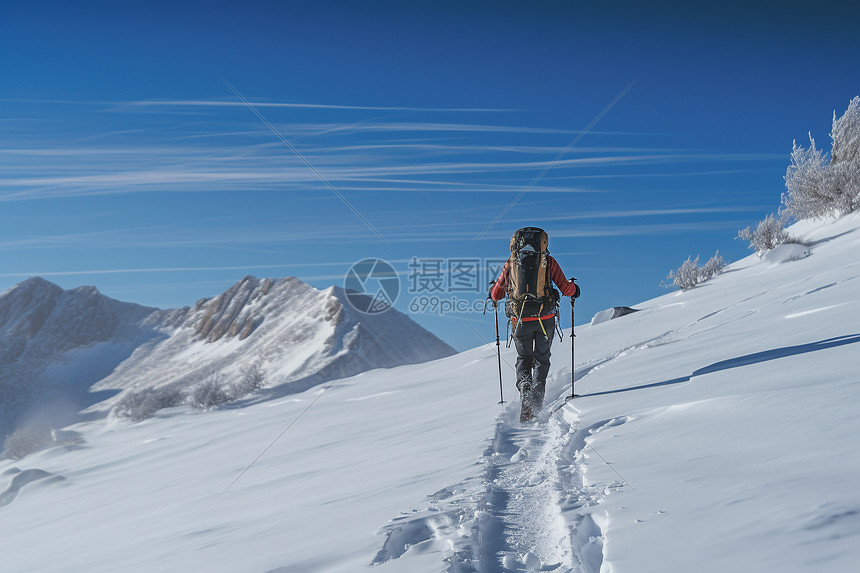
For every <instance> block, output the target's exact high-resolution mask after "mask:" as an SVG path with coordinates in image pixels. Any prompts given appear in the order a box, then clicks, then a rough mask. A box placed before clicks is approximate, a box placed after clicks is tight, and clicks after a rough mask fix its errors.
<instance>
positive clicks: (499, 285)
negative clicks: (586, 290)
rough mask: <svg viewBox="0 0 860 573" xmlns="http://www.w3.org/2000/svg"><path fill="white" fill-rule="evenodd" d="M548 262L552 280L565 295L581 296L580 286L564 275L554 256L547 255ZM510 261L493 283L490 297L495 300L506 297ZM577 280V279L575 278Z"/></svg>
mask: <svg viewBox="0 0 860 573" xmlns="http://www.w3.org/2000/svg"><path fill="white" fill-rule="evenodd" d="M546 260H547V264H548V265H549V276H550V278H551V279H552V282H554V283H555V284H556V286H557V287H558V289H559V290H560V291H561V294H562V295H563V296H572V297H574V298H576V297H578V296H579V287H578V286H577V285H576V284H575V283H574V282H573V281H572V280H571V281H569V280H567V279H566V278H565V276H564V272H563V271H562V270H561V267H560V266H558V263H557V262H556V261H555V259H554V258H552V257H551V256H549V255H547V256H546ZM509 264H510V262H507V263H505V268H503V269H502V274H501V275H499V280H497V281H496V284H494V285H493V288H491V289H490V298H491V299H493V300H494V301H495V302H498V301H500V300H502V299H503V298H505V289H506V288H507V286H508V265H509ZM574 280H576V279H574Z"/></svg>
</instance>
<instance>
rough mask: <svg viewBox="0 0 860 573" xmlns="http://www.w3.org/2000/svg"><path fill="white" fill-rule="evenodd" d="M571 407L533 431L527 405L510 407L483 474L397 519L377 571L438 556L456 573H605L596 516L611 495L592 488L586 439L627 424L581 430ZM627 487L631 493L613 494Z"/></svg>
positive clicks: (547, 413)
mask: <svg viewBox="0 0 860 573" xmlns="http://www.w3.org/2000/svg"><path fill="white" fill-rule="evenodd" d="M568 380H569V375H568ZM562 401H563V398H562V399H560V400H556V401H555V402H554V403H552V404H548V405H547V407H546V408H545V409H544V410H543V411H542V412H541V414H540V416H539V417H538V420H537V421H536V422H533V423H529V424H520V423H519V421H518V415H519V404H518V403H512V404H510V405H509V406H508V408H507V409H506V410H505V411H504V412H503V413H502V414H501V415H500V416H499V420H498V422H497V424H496V430H495V435H494V437H493V440H492V444H491V445H490V447H489V448H487V450H486V451H485V452H484V455H483V456H482V458H481V464H482V466H483V472H482V473H481V475H479V476H475V477H473V478H469V479H467V480H464V481H463V482H461V483H458V484H455V485H453V486H450V487H447V488H444V489H442V490H440V491H438V492H436V493H435V494H433V495H432V496H430V497H429V498H428V503H427V506H426V507H425V508H424V509H423V510H414V511H412V512H410V513H406V514H403V515H401V516H400V517H398V518H396V519H394V520H392V521H391V522H390V523H389V524H388V525H387V526H385V527H384V528H383V534H384V535H385V536H386V541H385V543H384V545H383V547H382V549H381V550H380V551H379V552H378V553H377V555H376V557H375V559H374V560H373V562H372V563H371V564H372V565H379V564H382V563H385V562H388V561H390V560H392V559H399V558H401V557H403V556H406V555H407V554H408V553H409V552H410V551H416V552H421V553H426V552H431V551H435V552H439V553H440V554H441V556H442V557H441V558H442V559H443V560H444V561H445V562H446V563H447V565H448V566H447V571H449V572H451V573H469V572H477V573H485V572H486V573H489V572H492V571H521V572H532V571H557V572H569V573H598V572H599V571H600V567H601V565H602V563H603V535H602V532H601V530H600V527H599V526H598V525H597V523H596V522H595V520H594V518H593V517H592V515H591V512H592V511H593V509H592V508H594V506H596V505H597V504H598V503H599V501H600V500H601V499H602V498H603V497H604V496H605V495H606V494H607V492H608V489H607V485H606V484H601V485H595V486H589V485H587V484H586V480H585V479H584V463H585V459H586V458H587V457H588V452H587V450H588V446H587V445H586V442H585V439H584V438H585V437H587V436H588V435H589V434H591V433H595V432H597V431H600V430H601V429H603V428H604V427H611V426H614V425H617V424H619V423H624V421H623V420H621V421H618V420H612V421H607V423H605V424H598V425H596V426H594V427H592V428H589V429H586V430H584V431H583V430H577V428H576V422H577V416H576V411H575V409H574V408H573V406H572V404H569V403H568V404H564V403H563V402H562ZM617 487H623V484H622V483H621V482H619V483H616V484H610V485H609V486H608V488H609V489H612V488H617Z"/></svg>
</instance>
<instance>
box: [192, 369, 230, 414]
mask: <svg viewBox="0 0 860 573" xmlns="http://www.w3.org/2000/svg"><path fill="white" fill-rule="evenodd" d="M231 400H233V394H232V392H230V391H229V390H228V388H227V385H226V384H225V383H224V376H223V375H222V374H221V373H220V372H212V373H211V374H209V375H208V376H206V378H205V379H204V380H203V381H202V382H200V383H199V384H198V385H197V386H195V387H194V389H193V390H191V395H190V396H189V401H190V403H191V405H192V406H194V407H195V408H200V409H201V410H208V409H211V408H215V407H216V406H220V405H221V404H226V403H227V402H230V401H231Z"/></svg>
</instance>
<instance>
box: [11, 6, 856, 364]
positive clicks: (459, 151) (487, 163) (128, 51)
mask: <svg viewBox="0 0 860 573" xmlns="http://www.w3.org/2000/svg"><path fill="white" fill-rule="evenodd" d="M460 4H461V3H455V2H432V3H431V2H427V3H398V2H364V3H349V2H282V3H258V2H246V3H242V4H241V5H235V4H232V3H218V2H215V3H212V2H206V3H184V4H183V5H182V7H178V8H177V7H175V6H173V5H172V4H168V3H158V2H154V3H147V4H146V5H145V6H144V5H142V4H136V5H134V6H133V7H124V6H122V5H117V3H107V2H105V3H91V2H90V3H87V2H85V3H83V4H80V3H75V5H74V6H71V5H67V3H56V4H52V3H32V2H28V3H24V2H18V3H7V4H5V5H4V8H3V13H2V18H0V78H2V81H0V172H2V176H0V290H3V289H5V288H8V287H9V286H12V285H13V284H15V283H17V282H20V281H21V280H24V279H25V278H27V277H28V276H33V275H41V276H44V277H45V278H47V279H49V280H52V281H54V282H56V283H58V284H60V285H61V286H63V287H65V288H71V287H74V286H79V285H82V284H94V285H96V286H98V287H99V289H100V290H101V291H102V292H104V293H105V294H108V295H110V296H113V297H115V298H119V299H122V300H128V301H133V302H138V303H141V304H146V305H152V306H159V307H162V308H166V307H178V306H185V305H190V304H193V303H194V302H195V301H196V300H197V299H198V298H202V297H207V296H213V295H215V294H218V293H219V292H222V291H223V290H225V289H226V288H227V287H229V286H230V285H231V284H233V283H235V282H236V281H238V280H239V279H241V278H242V277H243V276H245V275H247V274H253V275H255V276H258V277H264V276H271V277H280V276H297V277H299V278H301V279H303V280H305V281H307V282H309V283H311V284H313V285H314V286H317V287H320V288H323V287H326V286H328V285H331V284H343V277H344V275H345V274H346V272H347V270H348V269H349V268H350V266H351V265H352V264H353V263H354V262H356V261H358V260H361V259H364V258H368V257H379V258H382V259H385V260H387V261H390V262H392V263H393V264H394V266H395V267H396V268H397V270H398V271H400V272H401V273H402V279H403V285H404V289H403V290H402V292H401V295H400V297H399V299H398V302H397V307H398V308H399V309H401V310H403V311H404V312H409V304H410V303H411V302H414V299H415V297H416V296H419V295H422V294H423V295H427V294H435V295H436V296H438V297H440V298H443V299H445V300H451V299H452V298H453V297H458V298H459V299H463V300H466V299H468V300H473V299H481V298H483V296H482V295H480V294H476V293H471V294H470V293H462V292H459V293H458V292H449V291H450V289H447V290H445V291H444V292H441V293H426V292H425V293H410V292H407V290H408V287H409V285H410V280H409V273H410V269H409V262H410V261H412V260H413V259H418V260H419V261H425V262H426V261H432V260H439V259H444V260H446V261H447V260H448V259H451V258H476V259H478V260H481V261H484V260H486V259H492V258H500V257H504V256H506V253H507V250H508V241H509V238H510V235H511V233H512V232H513V231H514V230H516V229H517V228H519V227H522V226H525V225H539V226H542V227H543V228H545V229H546V230H547V231H548V232H549V234H550V250H551V252H552V253H553V254H554V255H555V256H556V258H557V259H558V260H559V262H560V263H561V265H562V268H563V269H564V270H565V272H566V273H567V274H568V275H576V276H577V278H578V279H579V282H580V284H581V286H582V290H583V297H582V298H581V299H580V301H579V302H578V303H577V312H578V314H577V322H585V321H586V320H588V319H589V318H590V317H591V316H592V315H593V314H594V312H596V311H598V310H601V309H603V308H606V307H609V306H614V305H632V304H635V303H636V302H638V301H641V300H644V299H648V298H651V297H653V296H656V295H659V294H661V293H663V292H665V291H664V290H663V289H662V288H661V287H659V283H660V281H661V280H663V279H664V278H665V276H666V274H667V273H668V271H669V270H670V269H672V268H676V267H677V266H679V265H680V264H681V263H682V262H683V261H684V259H686V258H687V256H688V255H693V256H695V255H696V254H701V255H702V257H703V258H707V257H709V256H710V255H712V254H713V253H714V252H715V251H716V250H717V249H719V250H720V253H721V254H723V256H724V257H726V258H727V259H729V260H735V259H737V258H740V257H742V256H745V255H746V254H747V251H746V245H744V244H742V243H741V242H740V241H735V240H733V238H734V236H735V235H736V233H737V230H738V229H740V228H742V227H745V226H747V225H750V224H754V223H755V222H756V221H758V220H759V219H761V218H763V217H764V216H765V215H767V214H768V213H769V212H771V211H774V210H775V209H776V208H777V207H778V206H779V198H780V194H781V192H782V191H783V188H784V185H783V180H782V177H783V175H784V174H785V168H786V167H787V165H788V155H789V152H790V151H791V145H792V140H794V139H797V140H798V142H806V141H807V140H806V137H807V133H808V132H810V131H811V132H812V134H813V136H814V137H816V140H817V142H818V143H819V145H820V146H824V147H825V148H829V138H828V133H829V129H830V122H831V119H832V117H831V116H832V113H833V111H834V110H836V111H837V113H841V112H843V111H844V109H845V108H846V107H847V105H848V102H849V100H850V99H851V98H852V97H854V96H856V95H858V94H860V73H858V72H860V69H858V68H860V65H858V60H857V58H856V54H857V53H860V50H858V49H860V37H858V35H857V34H856V31H855V30H853V28H852V25H853V23H856V21H857V16H858V11H857V9H851V10H852V11H851V12H845V10H846V9H845V8H844V7H842V6H840V5H839V4H837V3H834V4H829V3H827V2H820V3H815V4H814V5H813V4H804V5H803V7H795V6H792V5H791V4H790V3H788V4H787V3H772V4H771V3H768V4H756V5H754V6H752V7H750V6H747V5H745V4H744V3H740V2H729V3H723V4H721V5H720V6H719V7H716V6H713V7H704V8H702V7H692V8H691V7H690V6H688V4H689V3H684V2H664V3H660V2H656V3H648V4H647V6H644V5H641V6H640V4H638V3H632V2H631V3H626V2H614V3H611V5H606V6H605V7H604V5H603V4H598V3H593V2H589V3H583V2H535V3H509V2H476V3H469V4H468V5H467V6H462V5H460ZM228 82H229V85H228ZM229 86H233V87H234V88H235V90H236V91H237V92H239V93H240V94H241V95H242V96H243V97H244V98H246V99H247V100H248V101H249V102H250V103H251V105H253V107H254V108H255V109H256V110H257V112H258V113H259V114H260V115H261V116H263V118H264V119H265V120H266V121H267V122H268V123H269V124H271V126H272V127H273V128H274V129H275V130H276V131H277V132H278V133H280V134H281V135H282V136H283V138H284V139H286V140H287V141H288V142H289V143H290V144H291V145H292V146H293V147H294V148H295V149H296V150H298V151H299V152H300V153H301V154H302V156H303V157H304V158H305V159H306V161H307V163H309V164H310V165H312V166H313V168H314V169H315V170H316V171H317V172H318V173H319V175H320V176H321V177H322V178H323V179H325V182H323V181H322V180H321V179H320V177H318V176H317V174H315V173H314V171H313V170H312V169H310V168H309V167H308V166H307V165H306V164H305V163H304V162H303V161H302V160H301V159H300V158H299V157H297V156H296V155H295V154H294V153H293V152H292V150H290V149H289V148H288V147H287V146H286V145H285V144H284V142H283V141H281V140H280V139H279V138H278V137H277V136H276V135H275V133H273V131H272V130H271V129H270V128H269V127H268V126H267V125H266V123H264V122H263V121H262V120H261V119H260V118H259V117H258V116H257V115H255V113H254V112H253V111H252V110H251V109H249V107H248V106H247V105H245V104H244V103H243V102H242V101H241V100H240V98H239V97H237V95H236V94H235V93H234V92H233V91H232V90H231V88H230V87H229ZM619 95H621V97H620V98H619V99H617V101H616V102H615V103H614V104H613V105H612V106H611V107H610V108H609V109H607V106H609V104H610V103H611V102H613V100H615V99H616V98H618V96H619ZM604 111H605V113H604V114H603V115H602V116H601V115H600V114H601V112H604ZM598 116H599V120H598V121H597V122H596V123H594V120H595V119H596V118H597V117H598ZM592 123H593V126H592V127H590V128H589V129H588V131H586V132H583V130H585V129H586V128H587V127H589V125H591V124H592ZM574 141H575V142H576V143H575V145H573V146H572V147H571V148H570V149H569V150H568V151H567V152H566V153H564V154H563V155H562V156H561V157H560V158H559V159H558V161H557V162H554V160H555V159H556V158H557V157H558V156H559V154H561V152H562V151H563V150H565V148H567V147H568V146H569V145H570V144H571V143H572V142H574ZM541 173H543V175H542V176H541V177H540V178H539V180H538V181H536V182H535V179H536V178H537V177H538V176H539V175H540V174H541ZM533 182H534V184H533ZM532 184H533V186H532V187H530V188H529V185H532ZM329 185H330V187H329ZM526 188H529V190H528V191H527V192H526V193H525V194H522V191H523V190H524V189H526ZM517 197H519V199H518V200H517V201H516V203H515V204H514V205H513V207H512V208H510V210H508V211H505V210H506V209H507V208H508V207H509V206H510V205H511V203H512V202H513V201H514V200H515V199H516V198H517ZM503 212H504V215H502V216H501V217H499V216H500V215H501V214H502V213H503ZM356 213H358V214H356ZM497 218H498V220H496V219H497ZM494 221H495V222H494ZM491 223H492V225H491V226H490V227H489V228H487V227H488V225H490V224H491ZM485 229H486V231H487V232H486V233H485V234H483V235H482V232H483V231H484V230H485ZM479 236H480V239H478V237H479ZM481 291H482V292H483V287H482V288H481ZM563 309H564V310H563V313H562V314H563V316H564V324H565V325H567V324H568V321H569V318H568V313H569V310H568V309H569V307H567V305H565V306H564V307H563ZM413 316H414V317H415V318H416V320H418V321H419V322H420V323H421V324H423V325H425V326H426V327H427V328H429V329H431V330H432V331H433V332H435V333H436V334H438V335H439V336H441V337H442V338H444V339H445V340H447V341H448V342H449V343H451V344H453V345H454V346H455V347H457V348H459V349H465V348H469V347H472V346H475V345H477V344H480V343H482V342H483V339H489V338H491V337H492V336H493V335H494V331H493V327H492V323H491V320H490V319H489V317H482V316H481V315H480V314H478V313H474V312H461V313H450V314H447V315H446V316H443V317H440V316H437V315H433V314H431V313H424V314H413Z"/></svg>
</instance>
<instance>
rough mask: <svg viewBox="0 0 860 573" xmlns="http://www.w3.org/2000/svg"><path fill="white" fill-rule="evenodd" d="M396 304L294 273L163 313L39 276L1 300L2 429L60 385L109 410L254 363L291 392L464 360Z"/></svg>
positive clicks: (275, 385)
mask: <svg viewBox="0 0 860 573" xmlns="http://www.w3.org/2000/svg"><path fill="white" fill-rule="evenodd" d="M453 352H454V351H453V349H451V348H450V347H449V346H448V345H447V344H445V343H444V342H442V341H441V340H439V339H438V338H436V337H435V336H433V335H432V334H431V333H429V332H427V331H426V330H424V329H423V328H421V327H420V326H418V325H417V324H416V323H415V322H413V321H412V320H410V319H409V318H408V317H406V316H405V315H403V314H401V313H399V312H396V311H395V310H393V309H391V311H390V312H385V313H382V314H378V315H364V314H360V313H358V312H357V311H355V310H353V309H352V307H351V306H350V305H349V304H348V303H347V302H346V299H345V296H344V293H343V290H342V289H339V288H338V287H331V288H329V289H327V290H325V291H319V290H317V289H315V288H313V287H311V286H310V285H308V284H305V283H303V282H301V281H299V280H298V279H295V278H286V279H278V280H273V279H256V278H253V277H246V278H244V279H242V280H241V281H239V282H238V283H237V284H235V285H234V286H232V287H231V288H230V289H228V290H227V291H226V292H224V293H223V294H221V295H219V296H217V297H215V298H212V299H202V300H200V301H198V302H197V304H196V305H195V306H194V307H191V308H183V309H177V310H166V311H160V310H157V309H153V308H145V307H141V306H138V305H134V304H129V303H122V302H119V301H116V300H113V299H111V298H108V297H106V296H104V295H102V294H100V293H99V292H98V291H97V290H96V289H95V288H94V287H81V288H77V289H74V290H70V291H64V290H63V289H61V288H60V287H58V286H56V285H54V284H52V283H49V282H47V281H45V280H43V279H39V278H34V279H29V280H27V281H25V282H23V283H21V284H19V285H16V286H15V287H13V288H11V289H9V290H8V291H6V292H4V293H2V294H0V390H3V392H4V396H8V401H7V400H4V412H5V416H4V415H3V412H0V430H3V429H4V425H5V426H8V424H9V423H10V422H12V421H14V417H15V415H16V414H17V413H20V412H21V411H22V410H24V409H26V407H28V406H32V405H33V404H34V403H38V402H40V401H44V400H45V399H46V395H45V391H46V389H50V394H51V395H53V396H54V397H57V396H62V397H63V398H64V399H65V400H70V401H71V402H72V403H73V404H74V405H75V406H76V407H78V408H83V407H86V406H92V408H91V409H90V410H91V411H106V410H108V409H110V408H111V407H112V406H113V405H114V404H116V403H117V401H118V400H121V399H122V397H123V396H124V395H125V393H119V394H117V391H118V390H122V391H132V390H141V389H143V388H174V389H179V388H189V387H191V386H193V385H195V384H197V383H199V382H200V381H202V380H204V379H205V378H206V377H208V376H211V375H212V373H219V375H220V376H221V378H222V379H224V380H227V381H230V380H234V379H236V378H238V377H239V373H240V371H241V370H242V369H243V368H244V367H247V366H248V365H249V364H258V365H260V366H261V367H262V368H265V369H266V370H267V371H268V385H269V386H270V388H269V391H268V394H269V395H273V394H285V393H291V392H296V391H300V390H304V389H306V388H309V387H310V386H312V385H314V384H317V383H320V382H323V381H326V380H329V379H331V378H335V377H337V376H341V375H344V374H355V373H358V372H362V371H364V370H368V369H370V368H384V367H392V366H397V365H400V364H408V363H417V362H422V361H426V360H430V359H434V358H439V357H441V356H447V355H450V354H453Z"/></svg>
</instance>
